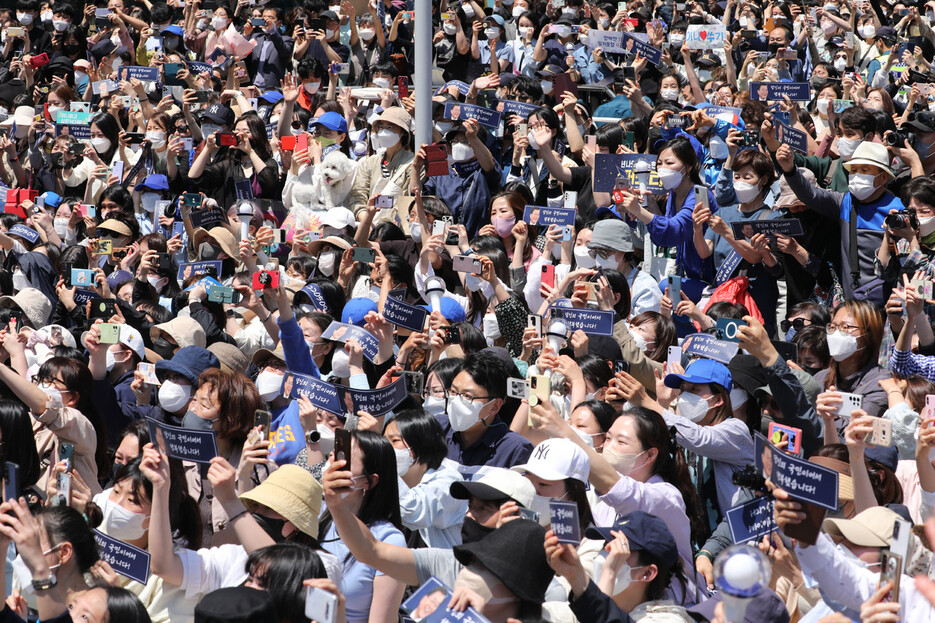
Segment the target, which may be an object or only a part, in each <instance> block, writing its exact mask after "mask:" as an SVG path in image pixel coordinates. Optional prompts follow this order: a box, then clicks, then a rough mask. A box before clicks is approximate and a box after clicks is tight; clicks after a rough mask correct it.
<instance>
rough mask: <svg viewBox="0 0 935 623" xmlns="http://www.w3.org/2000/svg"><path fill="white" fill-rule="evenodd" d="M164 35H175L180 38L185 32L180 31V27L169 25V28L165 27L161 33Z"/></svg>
mask: <svg viewBox="0 0 935 623" xmlns="http://www.w3.org/2000/svg"><path fill="white" fill-rule="evenodd" d="M165 33H169V34H170V35H176V36H178V37H181V36H183V35H184V34H185V31H184V30H182V27H181V26H177V25H175V24H170V25H169V26H166V27H165V30H163V31H162V34H165Z"/></svg>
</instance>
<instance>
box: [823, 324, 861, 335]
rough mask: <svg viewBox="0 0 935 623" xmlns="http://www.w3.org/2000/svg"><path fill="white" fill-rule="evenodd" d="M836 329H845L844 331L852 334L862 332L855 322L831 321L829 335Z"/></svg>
mask: <svg viewBox="0 0 935 623" xmlns="http://www.w3.org/2000/svg"><path fill="white" fill-rule="evenodd" d="M836 331H843V332H844V333H849V334H850V335H855V333H856V334H857V335H859V334H860V327H858V326H857V325H853V324H835V323H831V324H829V325H828V335H831V334H832V333H834V332H836Z"/></svg>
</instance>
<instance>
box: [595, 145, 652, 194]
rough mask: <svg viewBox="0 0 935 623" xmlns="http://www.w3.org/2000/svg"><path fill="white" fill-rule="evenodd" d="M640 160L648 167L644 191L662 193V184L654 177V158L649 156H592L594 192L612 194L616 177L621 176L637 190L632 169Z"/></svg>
mask: <svg viewBox="0 0 935 623" xmlns="http://www.w3.org/2000/svg"><path fill="white" fill-rule="evenodd" d="M641 160H642V161H643V162H646V163H647V164H649V166H650V173H649V180H648V181H647V182H646V190H649V191H652V192H662V190H663V189H662V182H660V181H659V176H658V175H656V156H651V155H649V154H594V188H593V190H594V192H601V193H612V192H614V188H616V186H617V177H619V176H621V175H622V176H624V177H626V178H627V179H628V180H629V182H630V187H632V188H639V185H640V183H639V180H638V179H637V177H636V173H635V172H634V171H633V167H635V166H636V163H637V162H639V161H641Z"/></svg>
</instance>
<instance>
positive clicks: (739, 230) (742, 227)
mask: <svg viewBox="0 0 935 623" xmlns="http://www.w3.org/2000/svg"><path fill="white" fill-rule="evenodd" d="M730 227H731V229H732V230H733V233H734V239H735V240H740V239H743V238H747V239H749V238H752V237H753V236H754V235H756V234H766V235H767V236H775V235H777V234H779V235H782V236H789V237H795V236H801V235H802V234H804V233H805V230H803V229H802V221H800V220H799V219H797V218H772V219H759V220H755V221H743V222H740V223H731V224H730Z"/></svg>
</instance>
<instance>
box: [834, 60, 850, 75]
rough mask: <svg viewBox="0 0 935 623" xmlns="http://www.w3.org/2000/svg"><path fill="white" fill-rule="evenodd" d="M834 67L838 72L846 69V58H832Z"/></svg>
mask: <svg viewBox="0 0 935 623" xmlns="http://www.w3.org/2000/svg"><path fill="white" fill-rule="evenodd" d="M834 68H835V69H836V70H838V71H840V72H843V71H844V70H845V69H847V59H845V58H836V59H834Z"/></svg>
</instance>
